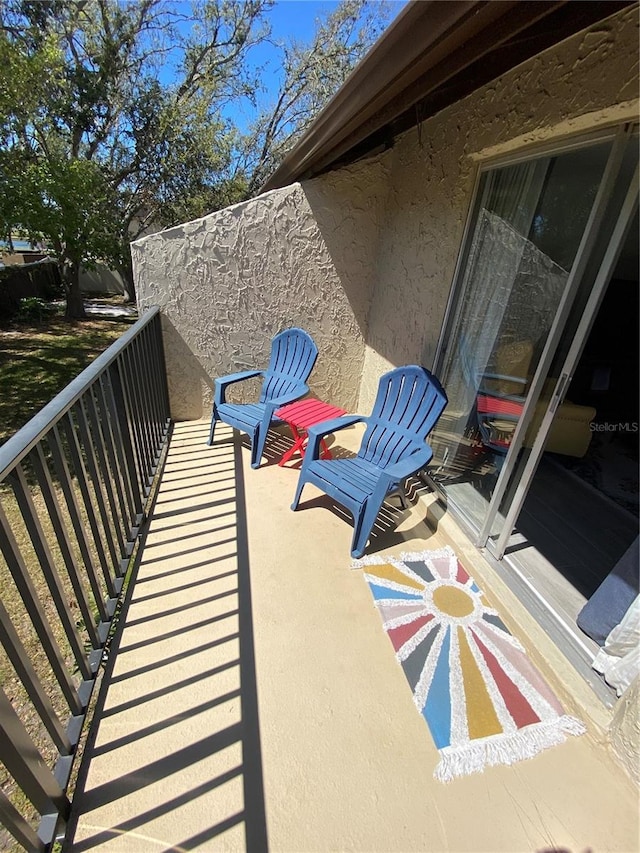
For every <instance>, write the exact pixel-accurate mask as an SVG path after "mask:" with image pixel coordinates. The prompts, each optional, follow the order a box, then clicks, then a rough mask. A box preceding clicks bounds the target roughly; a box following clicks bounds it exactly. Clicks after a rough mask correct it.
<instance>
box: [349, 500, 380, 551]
mask: <svg viewBox="0 0 640 853" xmlns="http://www.w3.org/2000/svg"><path fill="white" fill-rule="evenodd" d="M372 498H373V499H372ZM381 506H382V501H381V500H380V501H378V500H375V494H374V495H372V497H371V498H369V500H368V501H367V502H366V504H365V505H364V506H363V507H362V509H361V511H360V512H359V513H358V517H357V518H354V520H353V522H354V524H353V539H352V541H351V556H352V557H354V558H355V559H358V558H360V557H362V555H363V554H364V552H365V548H366V547H367V540H368V539H369V536H370V535H371V531H372V530H373V525H374V523H375V520H376V518H377V517H378V513H379V512H380V507H381Z"/></svg>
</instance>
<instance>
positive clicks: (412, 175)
mask: <svg viewBox="0 0 640 853" xmlns="http://www.w3.org/2000/svg"><path fill="white" fill-rule="evenodd" d="M637 99H638V11H637V8H630V9H628V10H625V11H623V12H620V13H619V14H617V15H614V16H612V17H611V18H609V19H607V20H606V21H604V22H601V23H600V24H598V25H596V26H594V27H592V28H591V29H589V30H587V31H585V32H584V33H583V34H579V35H578V36H575V37H573V38H571V39H568V40H567V41H565V42H563V43H562V44H560V45H558V46H557V47H555V48H552V49H550V50H548V51H546V52H545V53H543V54H540V55H539V56H537V57H535V58H534V59H532V60H529V61H527V62H525V63H524V64H523V65H521V66H520V67H518V68H516V69H514V70H513V71H511V72H509V73H508V74H505V75H504V76H503V77H501V78H500V79H499V80H497V81H495V82H494V83H492V84H490V85H488V86H485V87H483V88H482V89H480V90H478V91H477V92H476V93H474V94H472V95H470V96H469V97H467V98H465V99H464V100H462V101H460V102H459V103H457V104H455V105H453V106H451V107H449V108H448V109H446V110H443V111H442V112H441V113H439V114H438V115H436V116H434V117H433V118H431V119H429V120H427V121H425V122H423V124H422V125H421V126H420V127H419V128H416V129H413V130H411V131H408V132H407V133H406V134H404V135H403V136H402V137H400V138H399V139H398V140H397V141H396V143H395V145H394V148H393V150H392V152H390V154H391V157H390V166H389V168H390V178H389V185H390V191H389V196H388V201H387V205H386V219H385V222H384V225H383V228H382V240H381V246H380V247H379V251H378V257H379V265H378V276H377V281H376V287H375V292H374V297H373V302H372V308H371V313H370V318H369V330H368V337H367V348H366V355H365V367H364V371H363V377H362V387H361V394H360V400H359V410H360V411H364V412H366V411H368V410H369V409H370V407H371V403H372V401H373V399H374V396H375V391H376V388H377V382H378V378H379V376H380V375H381V374H382V373H384V372H385V371H386V370H388V369H389V368H390V367H392V366H396V365H399V364H406V363H414V362H417V363H421V364H423V365H425V366H426V367H432V366H433V359H434V356H435V352H436V347H437V342H438V336H439V334H440V330H441V327H442V322H443V318H444V313H445V309H446V304H447V300H448V296H449V292H450V289H451V284H452V281H453V277H454V270H455V264H456V259H457V256H458V252H459V250H460V246H461V242H462V236H463V229H464V224H465V220H466V216H467V211H468V208H469V204H470V201H471V196H472V192H473V185H474V181H475V175H476V171H477V165H478V163H479V162H481V161H483V160H486V159H488V158H490V157H495V156H497V155H502V154H504V153H506V152H509V151H514V150H517V149H523V150H526V148H527V147H532V146H534V145H535V144H538V143H540V142H546V141H548V140H551V139H554V140H555V139H561V138H562V137H567V136H570V135H573V134H575V133H578V132H583V131H587V130H590V129H593V128H596V127H598V126H604V125H606V124H613V123H615V122H617V121H624V120H629V119H632V120H633V119H635V120H637V116H638V100H637Z"/></svg>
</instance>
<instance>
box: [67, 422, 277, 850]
mask: <svg viewBox="0 0 640 853" xmlns="http://www.w3.org/2000/svg"><path fill="white" fill-rule="evenodd" d="M207 432H208V426H202V425H200V424H198V425H194V424H182V425H177V427H176V433H174V437H173V443H174V447H175V450H176V452H175V453H173V452H172V448H170V449H169V453H168V456H167V462H166V466H165V470H164V471H163V475H162V481H161V484H160V487H159V491H158V494H157V495H156V502H155V507H154V509H155V508H157V509H159V510H160V511H159V512H156V513H155V514H154V515H152V516H151V522H150V525H149V529H148V531H147V533H146V535H145V541H144V543H143V547H141V549H140V558H139V559H138V560H137V562H136V565H135V567H134V575H133V577H132V579H131V582H130V585H129V590H128V593H127V596H126V599H125V601H124V603H123V608H122V613H121V615H120V619H119V627H118V630H117V632H116V633H115V635H114V639H113V642H112V644H111V648H110V653H109V659H108V661H107V663H106V669H105V675H104V678H103V684H102V688H101V691H100V694H99V697H98V704H97V707H96V711H95V714H94V720H95V723H94V726H93V729H92V732H91V735H90V738H89V740H88V743H87V747H86V750H85V755H84V758H83V762H82V767H81V771H80V775H79V779H78V784H77V787H76V791H75V795H74V800H73V810H72V817H71V820H70V823H69V831H68V833H67V841H66V843H65V847H64V849H68V850H72V851H74V853H80V851H86V850H92V849H94V848H96V847H98V846H100V845H101V844H104V843H107V842H111V843H113V840H114V839H116V838H117V837H118V836H122V837H123V840H122V844H123V845H124V847H123V848H122V849H127V850H130V849H131V850H136V851H137V850H140V851H143V850H147V849H148V850H151V849H153V850H156V849H158V847H159V845H161V849H164V850H175V851H182V850H191V849H194V848H196V847H198V846H201V845H203V844H207V842H211V841H212V840H213V839H215V838H218V837H219V836H221V835H222V834H223V833H229V832H234V833H240V832H242V833H243V834H244V837H243V838H242V839H240V838H239V837H238V838H236V839H235V841H236V842H242V843H241V844H240V845H239V846H241V847H243V848H244V849H247V850H251V851H263V850H265V851H266V850H267V849H268V841H267V828H266V819H265V806H264V791H263V780H262V763H261V748H260V731H259V719H258V704H257V690H256V673H255V657H254V641H253V619H252V605H251V579H250V560H249V550H248V540H247V520H246V509H245V506H246V503H245V491H244V472H243V462H242V452H241V438H240V436H239V435H238V434H237V433H236V434H235V436H233V434H232V431H231V430H229V431H228V435H229V439H228V441H217V442H216V444H215V445H214V447H213V448H208V451H209V455H208V458H207V460H206V462H205V463H204V464H202V466H201V467H199V466H200V463H199V457H198V454H199V452H200V450H201V448H202V442H204V441H205V438H206V433H207ZM176 435H177V436H178V441H177V442H176ZM187 448H190V449H192V450H193V452H194V459H196V470H195V471H192V477H193V484H194V485H193V488H194V489H197V493H196V497H195V498H194V499H193V500H190V497H191V492H190V490H189V489H188V488H187V486H186V485H185V484H184V483H183V485H184V491H182V486H181V488H180V490H179V491H178V492H175V490H174V483H175V482H182V481H183V479H184V474H183V472H184V470H185V469H184V465H185V461H187V462H188V461H189V455H188V453H185V450H186V449H187ZM219 459H220V460H221V459H226V460H227V462H232V463H233V465H232V467H231V466H230V465H222V466H220V465H217V464H216V463H217V461H218V460H219ZM207 484H208V485H209V486H210V491H209V493H208V494H207V495H206V497H205V496H204V494H203V493H204V492H205V491H206V489H205V486H206V485H207ZM212 495H213V496H214V499H213V500H208V499H207V498H209V497H210V496H212ZM225 495H226V497H225ZM230 518H233V521H235V524H233V522H230ZM176 521H179V522H180V523H179V524H176ZM219 843H225V842H224V841H222V840H220V842H219Z"/></svg>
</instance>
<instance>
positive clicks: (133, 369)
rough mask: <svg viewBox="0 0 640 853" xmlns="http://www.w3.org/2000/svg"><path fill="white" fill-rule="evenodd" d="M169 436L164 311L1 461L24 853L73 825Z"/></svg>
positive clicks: (12, 733)
mask: <svg viewBox="0 0 640 853" xmlns="http://www.w3.org/2000/svg"><path fill="white" fill-rule="evenodd" d="M168 426H169V401H168V394H167V387H166V371H165V365H164V356H163V351H162V339H161V334H160V314H159V310H158V309H157V308H154V309H151V310H150V311H149V312H148V313H146V314H145V315H144V316H143V317H142V318H141V319H140V320H138V322H137V323H136V324H135V325H134V326H132V328H131V329H129V330H128V331H127V332H126V333H125V334H124V335H123V336H122V337H121V338H120V339H119V340H117V341H116V342H115V343H114V344H112V346H111V347H109V349H108V350H106V352H104V353H103V354H102V355H101V356H99V357H98V358H97V359H96V360H95V361H94V362H93V363H92V364H91V365H90V366H89V367H88V368H87V369H86V370H84V371H83V373H81V374H80V375H79V376H78V377H77V378H76V379H75V380H74V381H73V382H72V383H71V384H70V385H68V386H67V387H66V388H65V389H64V391H62V392H61V393H60V394H59V395H58V396H57V397H56V398H55V399H54V400H53V401H52V402H51V403H49V404H48V405H47V406H45V408H44V409H42V410H41V411H40V412H39V413H38V414H37V415H36V416H35V417H34V418H33V419H32V420H31V421H29V423H28V424H27V425H26V426H25V427H23V428H22V429H21V430H20V431H19V432H18V433H16V435H14V436H13V437H12V438H11V439H9V441H7V442H6V444H4V445H3V446H2V447H0V554H1V557H0V590H1V593H2V601H1V602H0V682H1V684H2V689H0V762H2V765H3V767H2V768H0V771H4V772H2V774H1V775H2V778H0V821H1V822H2V824H3V825H4V827H5V835H6V839H8V840H9V841H10V840H11V839H10V837H9V834H8V833H11V835H12V836H13V837H14V839H16V841H17V842H18V843H19V844H20V845H22V846H23V847H24V848H26V849H27V850H47V849H48V848H49V846H50V845H51V844H52V842H53V841H54V839H55V837H56V835H57V834H58V833H59V832H60V831H61V828H62V827H63V825H64V823H65V821H66V820H67V818H68V815H69V809H70V801H69V797H68V789H69V783H70V779H71V773H72V767H73V760H74V756H75V754H76V752H77V748H78V743H79V740H80V735H81V732H82V726H83V721H84V719H85V715H86V712H87V707H88V703H89V699H90V697H91V693H92V688H93V685H94V682H95V678H96V674H97V672H98V668H99V665H100V661H101V659H102V656H103V653H104V652H103V649H104V644H105V640H106V639H107V636H108V633H109V628H110V625H111V622H112V619H113V615H114V612H115V610H116V605H117V602H118V599H119V596H120V593H121V591H122V588H123V583H124V579H125V574H126V571H127V568H128V565H129V562H130V558H131V554H132V552H133V549H134V546H135V543H136V539H137V537H138V533H139V530H140V526H141V524H142V521H143V519H144V513H145V504H146V501H147V498H148V496H149V493H150V490H151V486H152V482H153V479H154V475H155V472H156V468H157V465H158V461H159V459H160V455H161V453H162V449H163V446H164V444H165V442H166V438H167V432H168ZM6 831H8V832H6ZM0 841H1V839H0ZM0 846H2V847H3V849H5V848H4V845H3V844H2V843H0Z"/></svg>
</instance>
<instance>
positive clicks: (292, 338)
mask: <svg viewBox="0 0 640 853" xmlns="http://www.w3.org/2000/svg"><path fill="white" fill-rule="evenodd" d="M317 357H318V347H317V346H316V345H315V343H314V342H313V340H312V338H311V336H310V335H308V334H307V333H306V332H304V331H303V330H302V329H296V328H293V329H287V330H286V331H284V332H280V334H279V335H276V336H275V338H274V339H273V341H272V343H271V358H270V359H269V366H268V367H267V369H266V370H244V371H242V373H232V374H230V375H228V376H221V377H220V378H218V379H216V381H215V395H214V400H213V412H212V414H211V429H210V431H209V441H208V444H210V445H211V444H213V434H214V432H215V428H216V423H217V422H218V421H222V422H223V423H225V424H229V426H232V427H235V428H236V429H238V430H240V431H241V432H246V433H247V434H248V435H249V436H250V438H251V467H252V468H257V467H258V466H259V465H260V458H261V457H262V451H263V450H264V444H265V441H266V440H267V433H268V431H269V425H270V424H271V422H272V420H274V416H273V413H274V412H275V410H276V409H277V408H279V407H280V406H284V405H285V403H292V402H293V401H294V400H298V399H299V398H300V397H304V395H305V394H306V393H307V392H308V391H309V388H308V386H307V385H306V381H307V379H308V378H309V374H310V373H311V371H312V369H313V365H314V364H315V363H316V358H317ZM255 376H264V381H263V383H262V389H261V391H260V399H259V400H258V402H257V403H227V402H226V391H227V388H228V387H229V385H233V384H234V383H236V382H242V381H243V380H245V379H251V378H253V377H255Z"/></svg>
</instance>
